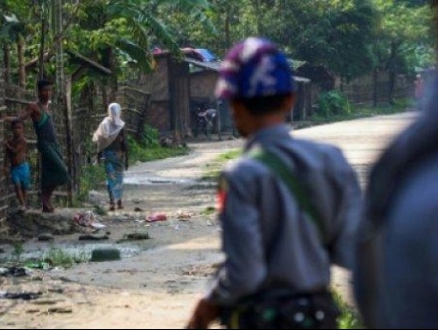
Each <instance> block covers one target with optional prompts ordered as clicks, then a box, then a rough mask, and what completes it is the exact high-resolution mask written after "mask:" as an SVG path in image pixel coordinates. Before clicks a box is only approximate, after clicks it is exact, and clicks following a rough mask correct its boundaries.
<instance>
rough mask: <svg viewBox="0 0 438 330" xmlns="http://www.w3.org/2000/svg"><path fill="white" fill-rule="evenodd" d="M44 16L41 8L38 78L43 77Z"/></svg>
mask: <svg viewBox="0 0 438 330" xmlns="http://www.w3.org/2000/svg"><path fill="white" fill-rule="evenodd" d="M46 22H47V21H46V18H45V16H44V9H43V8H41V41H40V54H39V59H38V61H39V63H38V64H39V66H38V67H39V74H38V76H39V78H40V79H43V78H44V44H45V36H46Z"/></svg>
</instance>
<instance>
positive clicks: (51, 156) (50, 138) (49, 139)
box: [5, 79, 71, 213]
mask: <svg viewBox="0 0 438 330" xmlns="http://www.w3.org/2000/svg"><path fill="white" fill-rule="evenodd" d="M37 87H38V101H37V102H34V103H31V104H29V106H28V107H27V108H26V110H25V111H23V112H22V113H20V114H19V115H18V116H16V117H6V118H5V121H9V122H13V121H25V120H27V119H29V118H31V119H32V122H33V125H34V129H35V134H36V136H37V147H38V152H39V154H40V157H41V202H42V211H43V212H49V213H51V212H53V211H54V207H53V206H52V203H51V197H52V194H53V192H54V191H55V189H56V188H57V187H58V186H62V185H65V184H70V183H71V180H70V175H69V172H68V168H67V166H66V164H65V162H64V160H63V157H62V153H61V151H60V148H59V145H58V142H57V139H56V131H55V125H54V124H53V120H52V114H51V109H49V108H50V107H49V104H50V99H51V96H52V83H51V82H50V81H48V80H44V79H42V80H39V81H38V83H37Z"/></svg>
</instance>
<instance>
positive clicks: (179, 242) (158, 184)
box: [0, 115, 412, 329]
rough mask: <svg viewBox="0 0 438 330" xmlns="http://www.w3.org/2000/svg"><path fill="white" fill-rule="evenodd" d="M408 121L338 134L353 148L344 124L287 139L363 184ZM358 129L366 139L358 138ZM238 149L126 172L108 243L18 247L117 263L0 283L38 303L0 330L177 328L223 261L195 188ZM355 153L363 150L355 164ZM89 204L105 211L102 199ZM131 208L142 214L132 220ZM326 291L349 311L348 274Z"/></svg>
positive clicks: (4, 309)
mask: <svg viewBox="0 0 438 330" xmlns="http://www.w3.org/2000/svg"><path fill="white" fill-rule="evenodd" d="M411 118H412V116H411V115H405V116H403V117H401V118H399V117H393V119H392V120H391V121H385V119H384V120H380V121H379V120H376V119H374V121H373V120H370V121H369V122H367V121H366V120H365V122H362V123H355V122H351V123H350V124H347V126H356V127H352V132H354V134H359V135H360V134H362V137H361V139H359V138H357V137H356V138H352V137H351V136H350V135H349V134H353V133H348V132H346V130H345V127H347V126H345V124H344V126H337V124H334V125H329V126H330V127H331V128H329V129H328V130H327V129H324V128H314V129H306V130H299V131H297V132H296V133H297V135H302V136H309V137H311V138H312V139H315V140H318V139H320V140H329V141H330V142H333V143H335V144H338V145H340V146H342V147H345V148H344V151H345V153H346V155H347V157H348V158H349V160H352V162H353V163H354V165H355V168H356V169H357V170H358V173H359V174H360V176H361V177H362V181H363V177H364V173H365V172H366V169H367V168H368V166H369V164H370V163H371V162H372V160H373V157H375V155H377V153H378V151H379V150H380V149H381V147H382V146H383V145H384V144H386V143H387V142H388V140H389V139H390V137H391V136H392V135H393V134H395V133H396V132H397V131H398V130H400V129H401V128H403V127H404V126H405V125H406V124H407V123H408V122H410V119H411ZM394 123H395V124H394ZM364 127H368V131H366V132H361V130H362V129H364ZM369 130H371V131H373V130H374V133H372V134H373V135H372V136H371V135H369V136H367V134H370V133H369V132H370V131H369ZM388 132H389V133H388ZM385 134H386V135H385ZM377 135H379V136H380V140H378V141H377V140H376V139H378V138H377V137H376V136H377ZM342 141H344V142H346V145H343V144H342ZM241 145H242V141H241V140H239V139H234V140H226V141H215V140H213V141H211V142H209V143H205V142H198V143H192V144H190V147H191V148H192V150H193V151H192V152H191V153H190V154H189V155H187V156H182V157H176V158H172V159H166V160H161V161H154V162H149V163H144V164H139V165H137V166H135V167H133V168H132V169H130V171H129V172H128V173H127V175H126V186H125V199H126V209H125V210H124V211H123V212H118V213H116V214H115V215H113V216H112V217H111V219H107V218H105V219H101V222H102V223H104V224H105V225H107V228H105V229H104V231H103V232H105V231H109V232H110V233H111V234H110V235H109V236H110V239H109V240H105V241H99V242H79V241H78V236H79V234H75V235H70V236H57V237H56V238H55V241H54V242H53V243H45V242H36V241H29V242H27V243H26V244H25V245H24V255H26V254H28V255H34V256H35V255H37V254H38V253H39V254H40V255H41V254H42V253H43V252H44V251H47V250H48V249H50V248H53V247H59V248H62V249H65V250H66V251H75V252H78V251H79V252H83V253H86V254H87V253H89V252H90V250H91V249H92V248H96V247H117V248H119V249H120V250H121V252H122V260H121V261H113V262H100V263H98V262H95V263H82V264H79V265H76V266H74V267H72V268H69V269H61V268H59V269H56V268H55V269H52V270H50V271H37V270H35V271H33V272H32V273H31V275H30V276H28V277H25V278H18V277H12V278H9V277H1V276H0V297H1V294H2V292H23V291H26V292H38V291H40V292H41V293H42V295H41V297H40V298H39V299H36V300H31V301H22V300H11V299H0V328H3V329H18V328H70V329H72V328H75V329H99V328H107V329H109V328H113V329H116V328H131V329H134V328H151V329H152V328H162V329H165V328H183V327H184V326H185V324H186V322H187V320H188V317H189V316H190V313H191V311H192V309H193V307H194V304H195V302H196V300H197V298H198V297H199V295H200V294H201V293H202V292H203V290H204V289H205V287H206V286H207V284H208V279H209V278H210V276H211V274H212V273H213V272H214V270H215V266H216V265H217V263H219V262H220V261H221V260H222V255H221V253H220V250H219V248H220V240H219V235H220V232H219V227H218V225H217V223H216V219H215V215H214V214H211V212H206V211H207V210H208V209H210V208H212V207H214V205H215V196H214V184H212V183H211V182H210V183H209V182H205V181H199V178H200V177H202V176H203V175H204V174H205V171H206V169H207V168H208V166H207V165H208V164H210V165H214V164H213V163H214V160H215V159H216V158H217V156H218V155H220V154H222V153H224V152H226V151H228V150H230V149H234V148H238V147H240V146H241ZM360 148H362V149H364V151H363V153H362V154H360V153H359V151H358V149H360ZM363 154H366V155H365V156H363ZM92 197H93V200H94V201H95V202H99V203H103V205H105V204H104V203H105V202H106V194H105V192H103V191H102V192H96V193H94V194H93V196H92ZM135 208H140V209H141V211H140V212H133V210H134V209H135ZM155 212H160V213H164V214H166V215H167V217H168V219H167V220H166V221H162V222H146V221H145V219H146V217H147V216H149V215H151V214H153V213H155ZM137 231H148V232H149V234H150V236H151V239H149V240H145V241H139V242H129V243H122V244H116V242H117V241H118V240H119V239H120V238H122V237H123V236H124V234H126V233H129V232H137ZM0 248H2V249H3V250H4V253H3V254H0V258H2V255H3V256H8V255H11V254H12V252H13V248H12V247H11V246H7V245H3V246H0ZM333 282H334V285H335V287H338V289H339V290H340V292H341V293H342V294H343V295H344V297H345V298H346V299H347V300H349V301H350V302H351V298H350V280H349V274H348V273H347V272H345V271H341V270H339V269H337V268H334V269H333Z"/></svg>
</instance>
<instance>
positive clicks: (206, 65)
mask: <svg viewBox="0 0 438 330" xmlns="http://www.w3.org/2000/svg"><path fill="white" fill-rule="evenodd" d="M185 61H186V62H187V63H191V64H193V65H195V66H197V67H200V68H204V69H207V70H213V71H219V67H220V65H221V61H215V62H202V61H197V60H194V59H191V58H187V57H186V58H185Z"/></svg>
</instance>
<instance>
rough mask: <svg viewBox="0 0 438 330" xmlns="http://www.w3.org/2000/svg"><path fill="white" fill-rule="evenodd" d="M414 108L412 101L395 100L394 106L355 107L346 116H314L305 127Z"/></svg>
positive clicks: (389, 113)
mask: <svg viewBox="0 0 438 330" xmlns="http://www.w3.org/2000/svg"><path fill="white" fill-rule="evenodd" d="M412 106H413V105H412V100H411V99H399V100H395V101H394V104H388V105H380V106H377V107H373V106H355V107H354V108H352V109H351V111H350V112H349V113H345V114H338V115H330V116H321V115H317V114H314V115H312V116H311V117H310V123H309V125H305V126H304V127H308V126H312V124H313V125H319V124H326V123H333V122H338V121H345V120H353V119H359V118H367V117H373V116H378V115H391V114H395V113H401V112H405V111H406V109H408V108H411V107H412ZM304 127H299V128H304Z"/></svg>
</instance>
